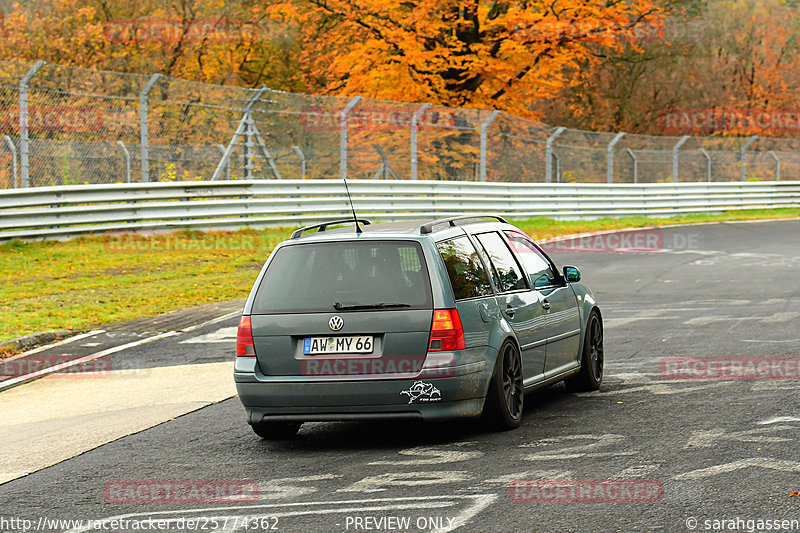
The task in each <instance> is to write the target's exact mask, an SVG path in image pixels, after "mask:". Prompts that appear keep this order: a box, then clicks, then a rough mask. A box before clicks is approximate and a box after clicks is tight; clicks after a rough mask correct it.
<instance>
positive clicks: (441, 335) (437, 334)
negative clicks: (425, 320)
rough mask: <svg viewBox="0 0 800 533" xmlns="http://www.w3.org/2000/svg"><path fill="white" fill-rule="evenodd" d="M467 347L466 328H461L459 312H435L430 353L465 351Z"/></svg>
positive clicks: (455, 310) (450, 310) (439, 310)
mask: <svg viewBox="0 0 800 533" xmlns="http://www.w3.org/2000/svg"><path fill="white" fill-rule="evenodd" d="M465 347H466V344H465V343H464V328H462V327H461V317H459V316H458V310H457V309H437V310H435V311H434V312H433V323H432V324H431V340H430V342H429V343H428V351H429V352H439V351H443V350H463V349H464V348H465Z"/></svg>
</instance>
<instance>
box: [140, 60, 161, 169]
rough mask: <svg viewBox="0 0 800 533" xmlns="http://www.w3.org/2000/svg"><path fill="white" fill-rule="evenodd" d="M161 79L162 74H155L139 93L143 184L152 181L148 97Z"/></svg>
mask: <svg viewBox="0 0 800 533" xmlns="http://www.w3.org/2000/svg"><path fill="white" fill-rule="evenodd" d="M159 78H161V74H153V75H152V76H150V79H149V80H148V81H147V84H145V86H144V88H143V89H142V92H140V93H139V135H140V138H141V141H140V145H141V149H142V183H147V182H148V181H150V150H149V147H148V142H149V141H148V134H147V97H148V96H149V95H150V91H152V90H153V87H154V86H155V84H156V82H157V81H158V80H159Z"/></svg>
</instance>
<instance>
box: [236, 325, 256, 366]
mask: <svg viewBox="0 0 800 533" xmlns="http://www.w3.org/2000/svg"><path fill="white" fill-rule="evenodd" d="M255 355H256V349H255V347H254V346H253V328H252V326H251V325H250V317H249V316H243V317H242V318H241V319H239V331H238V332H237V333H236V357H255Z"/></svg>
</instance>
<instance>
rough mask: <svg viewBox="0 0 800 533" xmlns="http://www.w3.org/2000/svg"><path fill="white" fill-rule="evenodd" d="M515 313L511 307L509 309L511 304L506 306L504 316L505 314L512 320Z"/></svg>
mask: <svg viewBox="0 0 800 533" xmlns="http://www.w3.org/2000/svg"><path fill="white" fill-rule="evenodd" d="M516 311H517V310H516V309H514V308H513V307H511V304H509V305H507V306H506V314H507V315H508V316H510V317H511V318H513V317H514V313H516Z"/></svg>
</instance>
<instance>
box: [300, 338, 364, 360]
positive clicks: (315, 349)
mask: <svg viewBox="0 0 800 533" xmlns="http://www.w3.org/2000/svg"><path fill="white" fill-rule="evenodd" d="M373 345H374V338H373V337H371V336H365V335H357V336H352V337H306V339H305V341H304V342H303V354H305V355H318V354H323V353H372V348H373Z"/></svg>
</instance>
